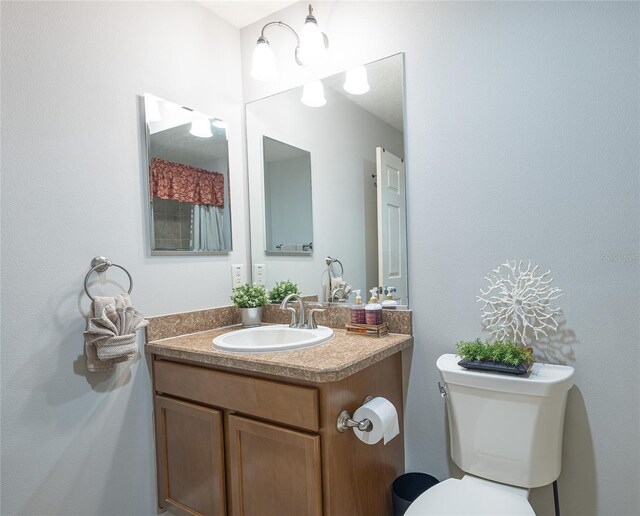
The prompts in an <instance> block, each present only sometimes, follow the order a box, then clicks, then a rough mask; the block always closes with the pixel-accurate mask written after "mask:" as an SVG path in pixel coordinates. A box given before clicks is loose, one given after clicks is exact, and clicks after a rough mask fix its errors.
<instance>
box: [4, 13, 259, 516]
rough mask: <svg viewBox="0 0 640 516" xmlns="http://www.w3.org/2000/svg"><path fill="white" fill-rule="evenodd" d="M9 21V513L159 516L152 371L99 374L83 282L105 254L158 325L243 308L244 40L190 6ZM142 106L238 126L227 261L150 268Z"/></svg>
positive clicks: (139, 366) (168, 262)
mask: <svg viewBox="0 0 640 516" xmlns="http://www.w3.org/2000/svg"><path fill="white" fill-rule="evenodd" d="M1 15H2V347H1V353H2V359H1V366H2V369H1V372H2V388H1V396H2V427H1V432H2V449H1V457H2V484H1V485H2V491H1V492H2V501H1V503H2V505H1V509H0V513H2V514H3V515H7V516H10V515H14V514H29V515H35V514H60V515H62V514H64V515H70V514H77V515H90V514H95V515H115V514H122V515H143V514H154V513H155V511H156V509H155V507H156V502H155V467H154V448H153V432H152V414H151V409H152V398H151V386H150V379H149V371H148V368H147V363H146V359H145V358H144V357H143V358H142V359H138V360H137V361H135V362H133V363H131V364H127V365H120V366H118V368H117V369H116V370H115V371H113V372H112V373H100V374H95V373H93V374H92V373H87V372H86V367H85V360H84V357H83V340H82V331H83V330H84V318H83V317H84V314H85V313H86V311H87V308H88V299H87V297H86V296H85V295H84V294H83V292H82V282H83V279H84V275H85V274H86V272H87V270H88V269H89V262H90V261H91V258H92V257H93V256H95V255H100V254H102V255H106V256H108V257H110V258H111V259H112V260H113V261H114V262H116V263H119V264H122V265H123V266H125V267H126V268H127V269H128V270H129V271H130V272H131V274H132V276H133V279H134V282H135V287H134V291H133V293H132V297H133V301H134V304H135V306H136V307H137V308H138V309H139V310H140V311H141V312H142V313H144V314H146V315H157V314H161V313H168V312H176V311H184V310H192V309H195V308H205V307H210V306H215V305H221V304H228V303H229V297H228V296H229V292H230V287H231V280H230V273H229V262H230V260H234V261H237V262H238V263H246V260H247V257H246V245H245V232H244V225H245V220H244V206H243V190H244V188H245V185H244V181H243V174H242V161H243V160H242V148H241V143H240V142H241V141H242V140H243V136H242V132H241V131H242V129H241V120H242V118H241V110H242V103H241V95H242V88H241V84H240V68H239V61H238V55H239V33H238V30H237V29H235V28H232V27H230V26H229V25H228V24H226V23H225V22H222V21H221V20H219V19H218V18H216V17H215V16H214V15H213V14H212V13H210V12H209V11H208V10H206V9H204V8H203V7H202V6H200V5H198V4H196V3H189V2H157V3H153V2H105V3H101V2H70V3H66V2H3V3H2V12H1ZM220 71H222V72H223V73H219V72H220ZM144 92H150V93H153V94H156V95H158V96H160V97H162V98H165V99H169V100H172V101H175V102H178V103H180V104H181V105H186V106H192V107H194V108H196V109H198V110H200V111H202V112H205V113H211V114H214V115H216V116H219V117H220V118H223V119H224V120H226V121H228V122H229V124H230V129H229V142H230V149H229V150H230V170H231V182H232V185H231V192H232V195H233V196H234V198H233V199H232V206H233V208H232V209H234V214H233V215H234V216H233V221H234V233H235V234H234V236H235V237H237V238H234V246H235V247H234V252H233V253H232V254H231V257H230V258H227V257H206V258H205V257H198V258H193V257H178V258H167V257H150V256H149V251H148V243H147V242H146V240H145V238H148V236H147V223H148V219H147V217H146V207H147V204H148V203H147V198H146V194H145V188H144V184H143V181H145V180H146V178H145V177H144V174H143V173H142V166H141V163H142V159H141V149H142V139H141V134H140V129H139V120H138V114H139V105H138V99H137V96H138V95H141V94H142V93H144ZM236 224H237V226H236ZM236 228H238V231H237V232H236ZM93 278H94V279H95V278H97V276H93ZM106 278H107V280H108V281H109V282H121V283H124V288H126V286H127V285H126V279H123V274H122V273H121V272H118V271H117V270H112V271H109V272H107V274H106ZM117 287H118V285H113V284H108V283H107V284H101V283H100V282H97V283H96V284H95V285H94V287H93V292H94V293H96V294H99V293H100V292H104V293H114V292H117V290H116V288H117Z"/></svg>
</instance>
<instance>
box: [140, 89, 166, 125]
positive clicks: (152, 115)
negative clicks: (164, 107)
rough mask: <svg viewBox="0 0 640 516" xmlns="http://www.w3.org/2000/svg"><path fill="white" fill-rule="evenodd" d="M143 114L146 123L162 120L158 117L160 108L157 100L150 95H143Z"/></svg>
mask: <svg viewBox="0 0 640 516" xmlns="http://www.w3.org/2000/svg"><path fill="white" fill-rule="evenodd" d="M144 114H145V118H146V119H147V123H148V122H159V121H160V120H162V116H161V115H160V106H158V100H157V99H155V98H154V97H152V96H151V95H145V97H144Z"/></svg>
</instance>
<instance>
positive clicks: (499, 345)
mask: <svg viewBox="0 0 640 516" xmlns="http://www.w3.org/2000/svg"><path fill="white" fill-rule="evenodd" d="M456 346H457V348H458V355H459V356H460V358H462V360H465V361H467V362H474V361H478V362H496V363H498V364H509V365H512V366H519V365H521V364H526V363H528V362H533V361H534V356H533V350H532V349H531V348H528V347H524V346H521V345H519V344H517V343H516V342H513V341H504V342H502V341H498V342H493V343H489V342H487V343H483V342H482V341H481V340H480V339H476V340H474V341H469V342H458V344H457V345H456Z"/></svg>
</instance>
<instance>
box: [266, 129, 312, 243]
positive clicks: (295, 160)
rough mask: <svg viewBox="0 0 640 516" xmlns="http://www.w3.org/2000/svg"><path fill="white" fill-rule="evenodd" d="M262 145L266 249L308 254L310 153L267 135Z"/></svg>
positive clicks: (309, 240)
mask: <svg viewBox="0 0 640 516" xmlns="http://www.w3.org/2000/svg"><path fill="white" fill-rule="evenodd" d="M262 149H263V164H262V168H263V170H264V178H263V184H264V223H265V252H266V253H267V254H276V255H277V254H280V255H282V254H288V255H296V254H311V252H312V249H313V223H312V221H313V210H312V207H311V154H310V153H309V152H307V151H305V150H302V149H299V148H298V147H294V146H293V145H288V144H286V143H284V142H279V141H278V140H274V139H273V138H269V137H268V136H263V138H262Z"/></svg>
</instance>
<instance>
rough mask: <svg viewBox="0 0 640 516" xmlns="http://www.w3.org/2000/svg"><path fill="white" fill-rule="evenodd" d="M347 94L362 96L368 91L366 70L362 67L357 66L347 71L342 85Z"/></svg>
mask: <svg viewBox="0 0 640 516" xmlns="http://www.w3.org/2000/svg"><path fill="white" fill-rule="evenodd" d="M342 87H343V88H344V90H345V91H346V92H347V93H351V94H353V95H362V94H363V93H367V92H368V91H369V81H368V80H367V70H366V69H365V67H364V66H357V67H356V68H352V69H351V70H349V71H347V76H346V79H345V81H344V84H343V85H342Z"/></svg>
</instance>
